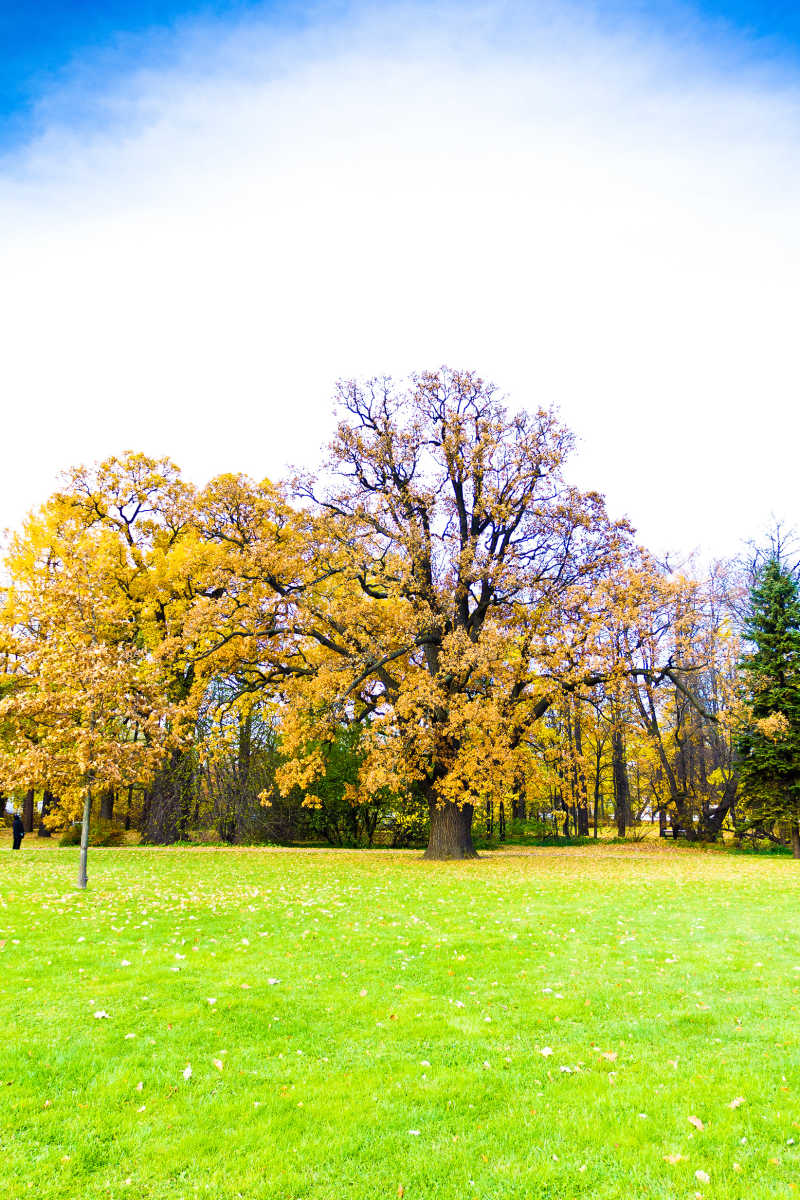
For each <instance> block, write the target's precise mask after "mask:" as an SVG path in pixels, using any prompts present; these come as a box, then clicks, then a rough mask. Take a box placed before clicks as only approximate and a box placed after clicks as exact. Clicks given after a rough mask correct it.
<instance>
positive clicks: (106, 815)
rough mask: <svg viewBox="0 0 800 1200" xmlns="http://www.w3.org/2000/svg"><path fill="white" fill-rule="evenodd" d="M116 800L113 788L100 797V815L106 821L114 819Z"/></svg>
mask: <svg viewBox="0 0 800 1200" xmlns="http://www.w3.org/2000/svg"><path fill="white" fill-rule="evenodd" d="M114 800H115V794H114V792H113V791H112V790H111V788H109V789H108V791H107V792H103V794H102V796H101V797H100V816H101V817H102V818H103V820H104V821H113V820H114Z"/></svg>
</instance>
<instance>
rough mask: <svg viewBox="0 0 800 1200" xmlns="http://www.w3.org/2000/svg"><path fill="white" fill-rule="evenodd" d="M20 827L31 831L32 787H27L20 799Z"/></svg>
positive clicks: (28, 831)
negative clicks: (23, 796)
mask: <svg viewBox="0 0 800 1200" xmlns="http://www.w3.org/2000/svg"><path fill="white" fill-rule="evenodd" d="M22 828H23V829H24V830H25V832H26V833H33V788H28V790H27V792H26V793H25V799H24V800H23V801H22Z"/></svg>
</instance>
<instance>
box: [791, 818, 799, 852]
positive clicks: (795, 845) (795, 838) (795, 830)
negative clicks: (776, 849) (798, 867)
mask: <svg viewBox="0 0 800 1200" xmlns="http://www.w3.org/2000/svg"><path fill="white" fill-rule="evenodd" d="M792 854H793V855H794V857H795V858H800V828H799V827H798V824H797V821H792Z"/></svg>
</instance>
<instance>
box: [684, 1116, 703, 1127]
mask: <svg viewBox="0 0 800 1200" xmlns="http://www.w3.org/2000/svg"><path fill="white" fill-rule="evenodd" d="M687 1120H688V1121H689V1124H690V1125H694V1127H695V1129H705V1125H704V1124H703V1122H702V1121H701V1120H700V1118H699V1117H688V1118H687Z"/></svg>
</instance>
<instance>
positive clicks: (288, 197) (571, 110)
mask: <svg viewBox="0 0 800 1200" xmlns="http://www.w3.org/2000/svg"><path fill="white" fill-rule="evenodd" d="M0 46H2V56H3V58H2V61H0V261H2V262H3V271H2V273H0V328H2V330H3V354H2V355H0V397H2V405H3V435H4V441H5V443H6V444H7V445H9V446H13V447H14V453H13V454H12V455H8V456H6V460H5V462H4V467H3V471H2V472H0V529H2V528H3V527H13V526H16V525H18V523H19V522H20V520H21V519H22V517H23V516H24V514H25V512H26V511H27V510H29V509H30V508H31V507H34V506H35V505H36V504H37V503H40V502H42V501H43V500H44V498H45V497H46V496H47V495H48V494H49V493H50V492H51V491H52V490H53V488H54V486H55V485H56V482H57V476H58V472H59V471H60V470H61V469H64V468H66V467H68V466H70V465H72V464H75V463H78V462H86V461H91V460H93V459H99V458H103V457H105V456H107V455H109V454H114V453H119V452H121V451H124V450H126V449H136V450H144V451H146V452H148V453H152V454H168V455H170V456H171V457H172V458H174V459H175V460H176V461H177V462H179V463H180V464H181V465H182V467H183V468H184V469H185V471H186V473H187V474H188V475H189V477H190V478H193V479H194V480H195V481H196V482H197V483H200V484H202V483H203V482H205V481H206V480H207V479H208V478H210V477H211V476H212V475H213V474H216V473H219V472H222V471H236V470H242V471H245V472H247V473H249V474H251V475H253V476H256V477H259V478H262V477H264V476H270V477H272V478H277V477H279V476H281V475H282V474H283V473H284V472H285V471H286V468H287V464H290V463H293V464H297V465H306V466H309V465H311V464H313V463H314V462H316V461H318V457H319V448H320V444H321V443H322V442H323V441H324V440H325V437H326V434H327V432H328V430H329V429H330V427H331V409H330V397H331V395H332V392H333V385H334V382H335V380H336V379H337V378H341V377H345V378H348V377H352V376H365V375H370V374H376V373H384V372H389V373H392V374H394V375H396V376H400V375H403V374H405V373H407V372H408V371H411V370H418V369H423V368H426V367H435V366H437V365H439V364H441V363H443V362H444V363H448V364H449V365H451V366H454V367H466V368H473V369H476V370H478V371H480V372H481V373H482V374H483V375H484V376H485V377H487V378H489V379H492V380H493V381H494V382H495V383H496V384H497V385H498V386H499V387H500V388H501V389H502V390H503V391H504V392H505V393H506V394H507V395H508V397H509V402H510V404H511V405H512V406H515V405H519V406H528V407H535V406H538V405H541V404H544V405H555V406H557V407H558V408H559V410H560V412H561V414H562V416H563V418H564V419H565V421H566V422H567V423H568V424H569V425H570V426H571V427H572V428H573V429H574V430H575V431H576V434H577V436H578V450H577V453H576V456H575V460H574V466H573V476H574V478H575V480H576V482H577V483H579V484H580V485H581V486H587V487H593V488H596V489H598V490H600V491H602V492H604V493H606V494H607V496H608V501H609V505H610V508H611V511H612V513H613V514H614V515H616V516H621V515H623V514H625V515H628V516H629V517H630V518H631V519H632V521H633V523H634V524H635V525H636V526H637V528H638V529H639V530H640V531H641V536H642V539H643V540H644V541H645V542H646V543H647V544H648V545H650V546H652V547H653V548H654V549H656V550H658V551H661V552H665V551H669V552H671V553H672V554H673V555H674V554H681V553H683V552H686V551H689V550H691V549H692V548H693V547H700V548H701V549H702V550H703V552H704V553H705V554H707V555H711V556H713V555H714V554H723V553H731V552H734V551H735V550H736V549H737V548H739V546H740V545H741V542H742V540H743V539H746V538H751V537H758V536H759V533H760V531H761V530H762V529H763V527H764V526H766V525H768V524H769V522H770V519H771V517H772V516H773V515H775V516H777V517H780V518H782V519H783V520H784V522H785V523H786V524H787V525H788V526H792V525H798V526H800V511H799V510H798V502H797V487H796V475H797V471H796V461H795V460H796V447H797V445H798V443H800V367H799V366H798V357H797V349H796V346H797V330H796V324H797V313H798V312H800V227H799V226H798V221H797V212H798V211H800V10H797V9H795V7H794V6H793V5H791V6H790V5H789V4H784V3H778V2H777V0H739V2H738V3H736V2H734V0H704V3H703V5H702V7H699V8H698V7H692V6H690V5H686V4H682V5H679V4H669V5H667V4H665V3H657V2H656V0H646V2H640V3H627V4H626V3H620V2H619V0H436V2H433V0H381V2H380V3H372V4H371V3H369V0H354V2H353V3H347V2H345V0H318V2H317V3H316V4H315V5H313V6H311V5H305V4H296V5H289V4H273V5H264V4H257V3H251V2H249V0H226V2H225V3H206V4H204V5H201V6H198V5H197V4H196V3H192V4H190V3H188V2H186V0H136V2H135V3H134V0H102V2H101V0H83V2H81V0H74V2H73V3H70V4H66V3H57V2H56V0H36V2H35V3H34V2H31V3H28V4H24V5H23V4H17V3H16V2H15V3H13V4H12V3H11V0H0ZM32 416H33V417H34V419H33V420H32Z"/></svg>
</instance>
